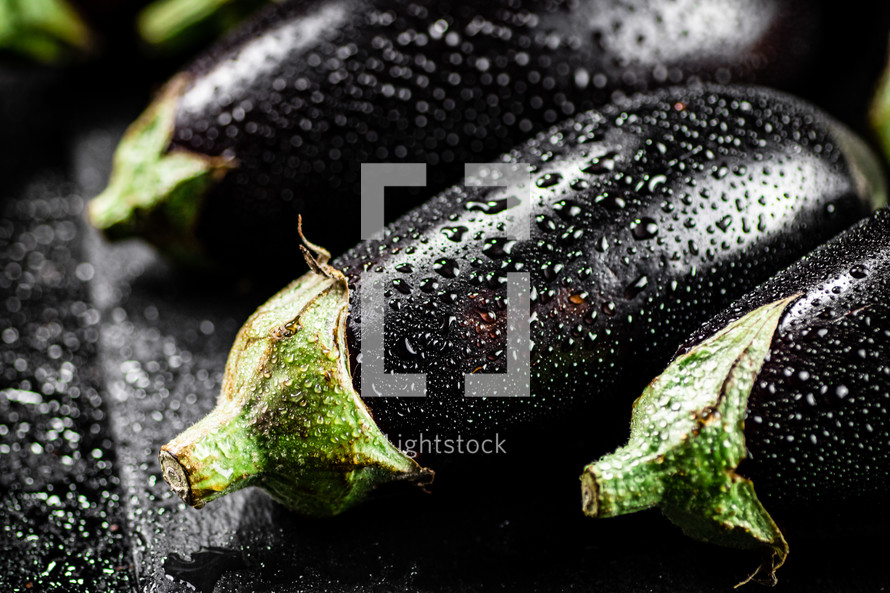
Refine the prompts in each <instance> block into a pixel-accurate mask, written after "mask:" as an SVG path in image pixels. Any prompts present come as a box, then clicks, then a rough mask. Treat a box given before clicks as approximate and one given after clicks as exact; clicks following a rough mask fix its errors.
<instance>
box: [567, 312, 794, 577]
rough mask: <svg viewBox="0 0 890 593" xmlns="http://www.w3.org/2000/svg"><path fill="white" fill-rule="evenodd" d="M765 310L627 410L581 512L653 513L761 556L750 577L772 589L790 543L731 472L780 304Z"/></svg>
mask: <svg viewBox="0 0 890 593" xmlns="http://www.w3.org/2000/svg"><path fill="white" fill-rule="evenodd" d="M795 298H797V297H796V296H793V297H790V298H786V299H783V300H780V301H776V302H774V303H770V304H768V305H765V306H763V307H760V308H759V309H756V310H755V311H752V312H751V313H749V314H748V315H746V316H744V317H742V318H741V319H739V320H738V321H735V322H733V323H731V324H729V325H728V326H727V327H725V328H724V329H723V330H721V331H720V332H718V333H717V334H715V335H714V336H712V337H711V338H709V339H707V340H705V341H703V342H702V343H700V344H699V345H697V346H695V347H694V348H692V349H691V350H689V351H688V352H687V353H685V354H683V355H682V356H680V357H678V358H677V359H676V360H675V361H674V362H672V363H671V364H670V365H669V366H668V368H667V369H666V370H665V371H664V372H663V373H662V374H661V375H660V376H659V377H657V378H656V379H655V380H654V381H653V382H652V383H651V384H650V385H649V386H648V387H647V388H646V389H645V390H644V391H643V394H642V395H641V396H640V397H639V399H638V400H637V401H636V402H635V404H634V409H633V414H632V420H631V432H630V439H629V441H628V443H627V445H625V446H624V447H622V448H620V449H618V450H616V451H615V452H613V453H611V454H609V455H606V456H605V457H603V458H601V459H600V460H598V461H596V462H594V463H591V464H590V465H588V466H587V467H586V468H585V469H584V473H583V474H582V476H581V496H582V504H583V510H584V513H585V514H587V515H588V516H591V517H614V516H617V515H623V514H627V513H633V512H636V511H641V510H644V509H648V508H652V507H658V508H660V509H661V511H662V512H663V513H664V514H665V515H666V516H667V517H668V519H670V520H671V521H672V522H673V523H675V524H677V525H678V526H680V528H681V529H683V531H684V532H686V533H687V534H688V535H690V536H692V537H694V538H696V539H700V540H703V541H708V542H712V543H716V544H720V545H724V546H730V547H736V548H745V549H761V550H764V551H765V552H766V556H767V558H766V559H765V561H764V562H763V564H761V566H760V567H759V568H758V570H757V571H756V572H755V573H754V574H752V575H751V576H750V577H749V578H748V579H747V580H746V581H745V582H747V581H748V580H751V579H753V578H759V579H762V580H766V581H767V582H771V583H772V582H775V572H776V570H778V568H779V567H781V566H782V564H783V563H784V562H785V558H786V557H787V556H788V544H787V542H786V541H785V538H784V536H783V535H782V533H781V531H780V530H779V528H778V527H777V526H776V524H775V522H774V521H773V519H772V517H771V516H770V515H769V513H768V512H767V510H766V509H765V508H764V507H763V505H762V504H761V503H760V501H759V500H758V498H757V494H756V493H755V490H754V484H753V483H752V482H751V481H750V480H748V479H746V478H744V477H743V476H741V475H740V474H738V473H737V469H738V466H739V463H740V462H741V461H742V459H744V458H745V455H746V450H745V436H744V419H745V411H746V409H747V402H748V396H749V394H750V392H751V389H752V388H753V387H754V383H755V380H756V378H757V375H758V373H759V372H760V368H761V367H762V366H763V362H764V359H765V357H766V356H767V355H768V353H769V348H770V343H771V341H772V337H773V334H774V333H775V331H776V327H777V325H778V323H779V320H780V318H781V316H782V314H783V312H784V311H785V309H786V307H787V306H788V305H789V304H790V303H791V302H792V301H793V300H794V299H795Z"/></svg>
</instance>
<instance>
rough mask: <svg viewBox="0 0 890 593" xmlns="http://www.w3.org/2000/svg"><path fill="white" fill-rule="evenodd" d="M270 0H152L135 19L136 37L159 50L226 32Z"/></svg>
mask: <svg viewBox="0 0 890 593" xmlns="http://www.w3.org/2000/svg"><path fill="white" fill-rule="evenodd" d="M271 1H272V0H154V2H152V3H150V4H149V5H148V6H146V7H145V8H143V9H142V11H140V13H139V15H138V17H137V19H136V28H137V30H138V32H139V36H140V37H141V38H142V40H143V41H145V42H146V43H147V44H148V45H149V46H151V47H153V48H155V49H158V50H161V51H175V50H178V49H181V48H183V47H186V46H188V45H194V43H196V42H197V41H198V40H199V39H201V38H203V37H208V36H209V35H210V34H211V33H214V34H218V33H221V32H223V31H226V30H228V29H230V28H232V27H233V26H235V25H236V24H238V23H239V22H240V21H241V20H243V19H244V18H245V17H246V16H248V15H249V14H250V13H251V12H253V11H254V10H256V9H257V8H259V7H260V6H262V5H263V4H266V3H268V2H271Z"/></svg>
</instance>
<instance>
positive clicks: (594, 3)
mask: <svg viewBox="0 0 890 593" xmlns="http://www.w3.org/2000/svg"><path fill="white" fill-rule="evenodd" d="M817 20H818V19H817V18H816V16H815V13H814V10H813V8H812V7H811V6H810V4H809V3H803V2H798V1H797V0H756V1H754V0H752V2H745V3H738V2H735V1H730V0H683V1H681V2H669V1H665V0H630V1H626V2H613V1H612V0H578V1H574V2H558V1H554V2H526V1H518V2H517V1H512V0H510V1H507V0H499V1H496V2H475V1H473V2H469V1H467V2H453V1H452V2H449V1H440V0H435V1H431V0H430V1H423V2H407V1H404V0H310V1H300V2H295V1H290V2H284V3H283V4H282V5H280V6H276V7H273V8H271V9H270V10H269V11H268V12H267V13H266V14H265V16H264V17H263V18H261V19H259V20H257V21H255V22H253V23H252V24H250V25H248V26H246V27H244V28H243V29H242V30H241V31H240V32H239V33H237V34H236V35H235V36H234V37H232V38H230V39H229V40H227V41H225V42H224V43H222V44H220V45H218V46H216V47H215V48H213V49H211V50H210V51H209V53H207V54H206V55H205V56H203V57H202V58H199V59H198V60H196V61H195V62H194V64H192V66H190V67H189V68H188V72H189V73H190V75H191V76H193V77H194V80H193V82H192V84H191V85H190V86H189V87H188V89H187V90H186V91H185V92H184V94H183V97H182V99H181V101H180V103H179V105H178V112H177V115H176V129H175V133H174V137H173V141H172V149H180V148H182V149H187V150H191V151H195V152H200V153H205V154H208V155H231V156H234V157H235V158H237V160H238V162H239V163H240V165H239V167H238V168H237V169H236V170H234V171H231V172H229V173H228V175H227V176H226V178H225V179H224V180H223V182H222V183H221V184H220V185H219V186H218V187H216V188H215V190H213V191H212V192H211V194H210V195H209V196H208V201H207V203H206V208H205V210H204V212H203V213H202V218H201V221H200V223H199V226H198V229H197V233H198V236H199V238H200V239H201V240H202V241H203V242H204V244H205V245H206V246H207V248H208V250H209V252H210V255H212V256H213V257H214V258H215V259H216V260H218V261H220V262H223V263H224V264H225V265H226V266H227V268H228V269H232V268H234V267H240V264H241V263H244V262H247V263H248V266H247V268H248V269H252V270H254V272H257V271H267V270H268V268H272V269H273V271H274V272H275V273H278V274H284V275H288V276H289V275H291V274H292V273H294V272H295V271H296V270H298V269H299V258H298V257H297V258H294V260H293V264H291V260H289V259H288V258H287V257H283V256H277V257H270V256H269V253H275V254H278V253H285V254H298V251H297V241H298V239H297V237H296V233H295V232H294V229H295V225H296V214H297V212H301V213H302V214H303V218H304V219H305V220H306V223H307V229H310V230H311V231H312V233H313V235H314V236H315V237H316V238H317V240H318V241H320V242H321V243H322V244H323V245H325V246H326V247H327V248H328V249H330V250H331V251H332V252H333V253H340V252H342V251H343V250H344V249H346V248H348V247H351V246H352V245H354V244H355V243H357V242H358V240H359V232H358V225H359V208H358V204H359V167H360V164H361V163H365V162H386V161H404V162H423V163H428V164H429V166H430V169H429V171H428V188H427V189H426V190H418V191H415V192H413V193H408V194H399V193H398V192H392V193H391V194H390V201H389V203H388V204H389V205H388V207H387V212H388V215H389V217H388V220H394V219H395V218H396V216H397V215H399V214H401V213H402V212H404V211H406V210H407V209H409V208H410V207H413V206H415V205H417V204H418V203H419V202H420V200H421V199H422V198H426V197H429V196H431V195H434V194H435V193H436V192H438V191H440V190H442V189H444V188H445V187H446V186H447V185H450V184H452V183H456V182H458V181H459V180H460V177H461V176H462V173H463V164H464V163H465V162H484V161H486V160H489V159H492V158H496V157H497V155H498V154H500V153H503V152H505V151H507V150H510V149H511V148H513V147H514V146H516V145H517V144H518V143H519V142H521V141H524V140H526V139H527V138H530V137H531V136H532V135H534V133H537V132H539V131H540V130H542V129H545V128H546V127H548V126H550V125H552V124H555V123H556V122H558V121H560V120H563V119H565V118H567V117H570V116H573V115H576V114H578V113H581V112H583V111H586V110H588V109H590V108H593V107H596V106H601V105H603V104H605V103H608V102H609V101H610V100H612V99H613V97H615V96H619V95H621V94H622V93H628V94H629V93H631V92H636V91H645V90H647V89H651V88H654V87H659V86H665V85H668V84H680V83H694V82H696V81H700V80H710V81H719V82H724V83H725V82H730V81H732V82H746V81H747V82H758V83H761V84H768V85H770V86H775V87H778V88H785V89H787V88H789V87H792V86H794V85H795V84H796V83H798V82H800V80H801V79H802V78H803V77H805V75H806V71H807V68H808V66H809V62H808V58H810V57H811V54H812V48H813V46H814V45H815V42H814V37H815V30H816V26H815V25H816V22H817ZM397 196H399V197H397Z"/></svg>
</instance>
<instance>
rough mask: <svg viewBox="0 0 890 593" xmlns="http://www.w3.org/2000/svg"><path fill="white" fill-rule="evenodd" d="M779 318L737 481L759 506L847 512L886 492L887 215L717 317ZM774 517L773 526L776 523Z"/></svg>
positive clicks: (699, 335) (702, 333)
mask: <svg viewBox="0 0 890 593" xmlns="http://www.w3.org/2000/svg"><path fill="white" fill-rule="evenodd" d="M794 295H800V296H799V297H798V298H797V300H795V301H794V302H793V303H792V304H791V305H789V306H788V308H787V309H786V310H785V312H784V313H783V315H782V317H781V319H780V321H779V325H778V328H777V330H776V332H775V334H774V336H773V339H772V342H771V344H770V348H769V354H768V357H767V359H766V361H765V362H764V364H763V366H762V367H761V369H760V372H759V374H758V375H757V380H756V382H755V384H754V388H753V389H752V391H751V393H750V395H749V396H748V409H747V414H746V419H745V429H744V435H745V443H746V447H747V450H748V457H747V458H746V459H745V460H744V461H743V462H742V464H741V466H740V467H739V471H740V473H741V474H742V475H744V476H746V477H748V478H749V479H750V480H751V481H752V482H753V483H754V486H755V487H756V489H757V493H758V496H759V497H760V498H761V500H762V501H763V504H764V506H766V508H768V509H770V508H781V509H789V508H794V509H795V510H800V509H801V508H813V507H821V508H823V509H826V508H830V505H835V509H836V510H837V509H840V508H841V507H843V506H847V507H849V505H851V503H852V501H859V502H873V501H876V500H882V501H883V500H886V492H887V488H888V485H890V417H888V413H890V411H888V408H890V211H888V210H887V209H886V208H884V209H881V210H879V211H878V212H876V213H875V214H874V215H872V216H871V217H870V218H868V219H866V220H864V221H862V222H860V223H859V224H857V225H856V226H855V227H853V228H852V229H850V230H849V231H847V232H845V233H843V234H842V235H839V236H838V237H836V238H835V239H834V240H832V241H830V242H829V243H827V244H825V245H824V246H822V247H820V248H819V249H817V250H816V251H814V252H813V253H812V254H810V255H808V256H807V257H805V258H803V259H802V260H800V261H799V262H797V263H795V264H794V265H792V266H791V267H789V268H787V269H785V270H784V271H782V272H781V273H779V274H777V275H776V276H775V277H773V278H772V279H770V280H769V281H768V282H766V283H765V284H763V285H761V286H760V287H758V288H757V289H756V290H755V291H753V292H751V293H749V294H748V295H747V296H745V297H744V298H742V299H741V300H739V301H737V302H736V303H735V304H733V305H732V306H731V307H730V308H729V309H727V310H726V311H724V312H723V313H721V314H720V315H718V316H716V317H714V318H713V319H712V320H711V321H709V322H708V323H707V324H705V325H704V326H703V327H702V328H701V329H699V330H698V331H697V332H696V333H695V335H694V336H693V338H691V339H690V341H689V344H687V345H686V346H684V348H683V349H682V350H683V351H685V350H687V349H688V347H689V346H690V345H692V344H695V343H698V342H699V341H700V340H701V339H703V338H705V337H707V336H709V335H711V334H713V333H714V332H715V331H717V330H719V329H720V328H722V327H724V326H726V325H727V324H728V323H731V322H732V321H733V320H735V319H737V318H739V317H741V316H742V315H745V314H746V313H748V312H750V311H753V310H754V309H756V308H758V307H760V306H762V305H765V304H767V303H771V302H775V301H778V300H781V299H784V298H787V297H791V296H794ZM777 518H778V517H777Z"/></svg>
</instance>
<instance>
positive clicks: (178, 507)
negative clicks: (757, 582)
mask: <svg viewBox="0 0 890 593" xmlns="http://www.w3.org/2000/svg"><path fill="white" fill-rule="evenodd" d="M106 66H107V65H106ZM168 66H169V65H168ZM164 68H167V69H166V70H164ZM164 68H160V67H158V68H156V70H159V71H160V72H157V71H148V72H146V71H142V72H139V71H130V70H128V69H126V68H121V67H120V64H116V65H115V69H113V70H104V71H102V70H98V69H95V70H92V71H89V72H84V71H80V72H78V73H77V74H76V75H74V76H68V77H62V79H61V80H51V81H50V82H47V83H44V82H41V83H40V84H41V85H43V84H48V85H49V87H42V88H49V89H50V90H48V91H46V92H47V93H49V94H47V95H45V96H44V95H39V94H38V95H35V99H34V100H33V101H29V100H20V99H16V100H11V101H6V102H4V103H3V104H4V105H7V104H9V105H15V110H23V111H22V112H21V115H20V117H16V118H14V119H15V121H14V122H13V123H16V124H18V127H15V126H11V125H10V124H11V122H10V121H9V119H5V120H4V121H2V122H0V123H2V125H3V129H4V130H5V131H8V132H9V134H12V132H13V131H14V130H15V133H16V134H17V136H16V137H17V138H19V139H24V140H22V142H21V144H15V143H13V145H12V146H10V144H9V143H8V142H4V144H3V155H2V156H3V159H2V161H3V163H4V164H3V166H2V168H0V174H2V180H3V183H2V185H0V526H2V529H0V590H2V591H31V590H33V591H63V592H75V593H76V592H79V591H159V592H160V591H194V590H198V591H215V592H216V593H222V592H227V591H233V592H234V591H238V592H248V591H281V592H290V591H294V592H296V591H373V592H380V593H382V592H388V591H437V592H438V591H441V592H450V591H485V590H487V591H571V590H579V591H615V592H620V591H634V592H644V591H645V592H660V591H670V592H673V591H689V592H697V591H703V592H704V591H730V590H731V587H732V585H733V584H735V583H736V582H738V581H739V580H741V579H742V578H744V577H745V576H746V575H747V573H748V571H750V570H753V568H754V567H755V566H756V563H757V558H756V557H755V556H754V555H752V554H750V553H743V552H736V551H732V550H723V549H719V548H713V547H710V546H706V545H703V544H699V543H696V542H694V541H690V540H688V539H687V538H685V537H684V536H683V535H682V534H681V533H680V532H679V530H677V529H676V528H674V527H673V526H671V525H669V524H668V523H667V521H666V520H665V519H663V518H662V517H660V516H659V515H658V514H657V513H654V512H647V513H642V514H641V515H640V516H637V517H626V518H620V519H614V520H608V521H603V522H593V521H590V520H585V519H584V518H583V517H581V516H580V510H579V507H580V501H579V500H577V486H576V482H575V476H574V475H568V474H566V475H565V477H564V478H562V479H561V481H559V482H558V483H556V484H554V485H553V488H552V489H543V488H541V487H540V482H541V481H542V473H541V472H540V471H539V469H538V468H535V467H526V468H521V469H516V468H513V469H512V470H511V472H510V473H508V474H505V475H502V476H499V475H497V467H496V466H492V468H493V469H492V472H494V473H495V476H496V477H495V478H494V479H492V480H490V481H491V482H493V483H495V485H497V486H499V487H497V488H495V487H491V488H485V489H483V488H481V487H476V486H477V485H476V484H449V483H448V482H447V480H446V479H445V478H444V477H443V479H442V480H441V481H440V484H439V486H438V489H436V490H433V491H432V494H429V495H424V494H422V493H419V492H418V493H414V495H413V496H408V497H405V498H399V499H391V500H386V501H378V502H374V503H371V504H368V505H366V506H364V507H362V508H360V509H358V510H356V511H353V512H350V513H348V514H346V515H345V516H341V517H338V518H335V519H332V520H328V521H308V520H303V519H300V518H298V517H295V516H293V515H291V514H289V513H287V512H286V511H284V510H283V509H282V508H281V507H280V506H278V505H277V504H276V503H274V502H272V501H271V500H270V499H269V498H268V497H267V496H266V495H265V494H263V493H262V492H260V491H258V490H255V489H248V490H244V491H241V492H237V493H235V494H233V495H231V496H228V497H226V498H224V499H221V500H218V501H215V502H213V503H211V504H210V505H208V506H207V507H206V508H205V509H202V510H200V511H196V510H194V509H190V508H186V507H185V505H183V504H182V503H181V502H180V501H179V499H177V498H176V497H175V496H174V495H173V494H172V493H171V492H170V491H169V489H168V487H167V486H166V484H165V483H164V482H163V480H162V479H161V476H160V468H159V466H158V464H157V450H158V448H159V447H160V445H161V444H163V443H164V442H166V441H167V440H169V439H170V438H171V437H172V436H174V435H175V434H176V433H177V432H178V431H180V430H182V429H183V428H185V427H186V426H187V425H189V424H190V423H192V422H194V421H195V420H197V419H198V418H200V417H201V416H203V414H205V413H206V412H207V411H208V410H209V409H210V408H211V407H212V406H213V403H214V399H215V397H216V392H217V389H218V387H219V383H220V380H221V374H222V370H223V366H224V364H225V357H226V353H227V351H228V347H229V345H230V344H231V341H232V339H233V338H234V335H235V332H236V331H237V329H238V327H239V325H240V324H241V323H242V322H243V320H244V319H245V318H246V317H247V315H248V314H249V313H250V312H251V311H252V310H253V309H254V308H255V307H256V306H257V305H258V304H259V303H260V302H262V301H263V300H264V299H265V297H266V296H267V294H265V293H262V292H258V291H254V292H251V291H250V290H247V289H245V288H244V287H238V286H236V287H232V286H229V285H226V284H225V283H224V282H220V281H219V280H210V279H204V278H200V277H195V276H187V275H182V274H179V273H176V272H175V271H174V270H172V269H171V268H170V267H169V266H168V265H167V264H166V263H165V262H163V261H161V260H160V259H159V258H158V257H157V256H156V255H155V254H154V253H153V252H152V251H150V250H149V249H148V248H147V247H145V246H143V245H141V244H138V243H128V244H120V245H115V246H110V245H108V244H106V243H104V242H103V241H102V240H101V239H100V238H99V237H98V236H96V235H95V234H93V232H92V231H90V230H89V229H88V228H87V227H86V225H85V224H84V223H83V222H82V221H83V218H82V210H83V207H84V203H85V201H86V200H87V199H88V198H89V197H91V196H92V195H94V194H95V193H96V192H98V191H99V190H100V189H101V188H102V186H103V185H104V183H105V180H106V176H107V173H108V169H109V165H110V155H111V152H112V150H113V148H114V144H115V143H116V141H117V139H118V137H119V135H120V133H121V132H122V130H123V128H124V126H125V125H126V123H127V122H128V121H129V120H131V119H132V118H133V117H134V116H135V115H136V114H137V113H138V111H139V109H140V108H141V106H142V105H143V104H144V103H145V102H146V101H147V98H148V91H149V88H150V85H149V84H148V82H147V80H148V79H151V80H155V81H159V80H162V79H163V72H165V71H166V72H169V71H172V68H168V67H167V66H165V67H164ZM97 72H114V76H110V75H108V76H104V75H101V76H100V75H99V74H97ZM50 78H52V77H50ZM10 84H11V86H9V85H8V86H5V87H4V92H15V91H9V90H8V89H10V88H11V89H20V88H21V87H18V86H17V85H15V84H14V83H10ZM834 86H843V85H841V84H838V85H834ZM22 92H24V91H22ZM38 98H39V100H38ZM29 109H34V110H35V111H32V112H30V113H29V112H28V110H29ZM43 110H49V111H48V112H47V113H46V114H45V113H44V111H43ZM8 115H9V114H6V116H4V117H7V116H8ZM44 116H46V117H44ZM23 122H25V124H27V125H23ZM10 137H12V136H10V135H6V136H5V137H4V140H5V141H8V139H9V138H10ZM565 442H570V441H565ZM565 442H554V443H549V444H548V446H550V447H552V448H553V450H554V454H556V455H558V454H560V453H561V452H562V451H563V449H564V447H565ZM578 469H579V470H580V468H578ZM483 490H484V491H485V492H487V493H483ZM822 521H826V519H824V518H823V517H811V524H810V525H809V526H807V528H806V529H800V528H798V529H795V530H791V529H789V530H788V532H787V535H788V538H789V542H790V545H791V556H790V558H789V562H788V564H787V565H786V566H785V567H784V568H783V569H782V570H781V571H780V573H779V578H780V584H779V589H777V591H789V592H791V591H807V592H810V591H819V592H822V591H824V592H843V591H850V592H853V591H869V592H871V591H880V590H883V588H884V587H886V586H887V581H888V579H887V577H886V571H885V569H884V563H883V561H882V560H881V559H880V558H879V556H878V554H879V553H882V552H883V551H884V549H885V541H884V537H883V533H882V529H883V527H882V525H883V524H876V525H874V526H873V527H872V528H871V529H862V528H858V527H857V528H856V529H855V530H853V529H849V528H840V529H838V528H837V526H835V525H831V524H830V522H829V523H828V524H827V525H823V524H822ZM751 587H752V588H751V589H750V590H754V591H756V590H758V589H757V588H756V587H755V586H751Z"/></svg>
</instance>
